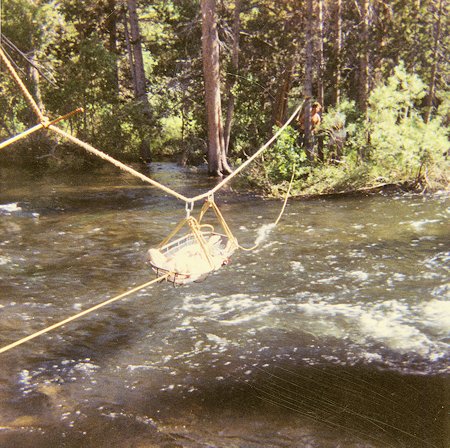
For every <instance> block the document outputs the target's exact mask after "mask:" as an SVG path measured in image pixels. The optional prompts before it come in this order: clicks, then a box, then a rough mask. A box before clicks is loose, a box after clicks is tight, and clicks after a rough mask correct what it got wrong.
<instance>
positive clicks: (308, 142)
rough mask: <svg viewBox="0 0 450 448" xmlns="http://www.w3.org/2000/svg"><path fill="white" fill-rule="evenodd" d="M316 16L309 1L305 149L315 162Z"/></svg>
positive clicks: (309, 0)
mask: <svg viewBox="0 0 450 448" xmlns="http://www.w3.org/2000/svg"><path fill="white" fill-rule="evenodd" d="M313 27H314V14H313V0H307V3H306V33H305V41H306V46H305V53H306V61H305V84H304V96H305V115H304V117H305V118H304V128H305V129H304V131H305V137H304V142H305V149H306V153H307V154H308V157H309V159H310V160H314V158H315V156H314V145H313V139H312V132H311V97H312V72H313V48H314V46H313V39H314V33H313Z"/></svg>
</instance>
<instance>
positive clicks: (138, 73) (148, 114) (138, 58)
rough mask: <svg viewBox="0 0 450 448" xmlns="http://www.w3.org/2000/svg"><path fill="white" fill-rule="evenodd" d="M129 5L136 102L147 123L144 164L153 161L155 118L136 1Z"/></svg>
mask: <svg viewBox="0 0 450 448" xmlns="http://www.w3.org/2000/svg"><path fill="white" fill-rule="evenodd" d="M127 4H128V13H129V22H130V35H131V41H130V45H131V51H132V55H133V62H134V81H135V86H134V91H135V97H136V100H137V101H138V102H139V104H140V105H141V108H142V114H143V116H144V118H145V123H144V124H143V126H140V127H139V129H140V133H141V135H140V138H141V146H140V153H141V159H142V160H143V161H144V162H149V161H150V160H151V151H150V139H149V135H148V132H146V129H148V127H149V125H150V124H151V120H152V118H153V117H152V111H151V109H150V103H149V102H148V97H147V90H146V78H145V70H144V58H143V55H142V45H141V32H140V30H139V20H138V15H137V11H136V0H127Z"/></svg>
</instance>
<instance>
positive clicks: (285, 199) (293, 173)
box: [275, 163, 295, 226]
mask: <svg viewBox="0 0 450 448" xmlns="http://www.w3.org/2000/svg"><path fill="white" fill-rule="evenodd" d="M294 177H295V163H294V166H293V167H292V176H291V180H290V182H289V186H288V189H287V191H286V197H285V198H284V202H283V207H281V211H280V214H279V215H278V218H277V219H276V221H275V226H276V225H277V224H278V223H279V222H280V219H281V217H282V216H283V213H284V209H285V208H286V204H287V201H288V199H289V193H290V192H291V188H292V184H293V182H294Z"/></svg>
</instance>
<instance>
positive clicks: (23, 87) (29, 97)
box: [0, 47, 46, 122]
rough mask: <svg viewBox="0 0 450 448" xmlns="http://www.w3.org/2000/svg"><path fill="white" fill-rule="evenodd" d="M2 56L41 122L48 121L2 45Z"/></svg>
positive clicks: (0, 52)
mask: <svg viewBox="0 0 450 448" xmlns="http://www.w3.org/2000/svg"><path fill="white" fill-rule="evenodd" d="M0 58H1V59H2V60H3V62H4V63H5V65H6V67H7V68H8V70H9V72H10V73H11V76H12V77H13V78H14V81H15V82H16V84H17V85H18V86H19V88H20V90H21V91H22V93H23V96H24V97H25V99H26V100H27V101H28V104H29V105H30V106H31V108H32V109H33V111H34V113H35V114H36V115H37V117H38V118H39V121H40V122H45V121H46V117H45V116H44V114H43V113H42V112H41V109H39V106H38V105H37V104H36V101H34V99H33V97H32V96H31V94H30V92H29V91H28V89H27V88H26V87H25V84H24V83H23V82H22V80H21V79H20V78H19V76H18V75H17V72H16V71H15V70H14V67H13V66H12V65H11V62H9V59H8V57H7V56H6V54H5V52H4V51H3V49H2V48H1V47H0Z"/></svg>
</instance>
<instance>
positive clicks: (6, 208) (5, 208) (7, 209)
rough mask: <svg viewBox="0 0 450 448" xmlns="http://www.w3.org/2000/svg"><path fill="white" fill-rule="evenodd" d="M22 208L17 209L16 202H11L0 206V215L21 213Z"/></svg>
mask: <svg viewBox="0 0 450 448" xmlns="http://www.w3.org/2000/svg"><path fill="white" fill-rule="evenodd" d="M21 211H22V207H19V204H18V203H17V202H11V203H10V204H0V213H1V212H3V213H5V214H11V213H16V212H21Z"/></svg>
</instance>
